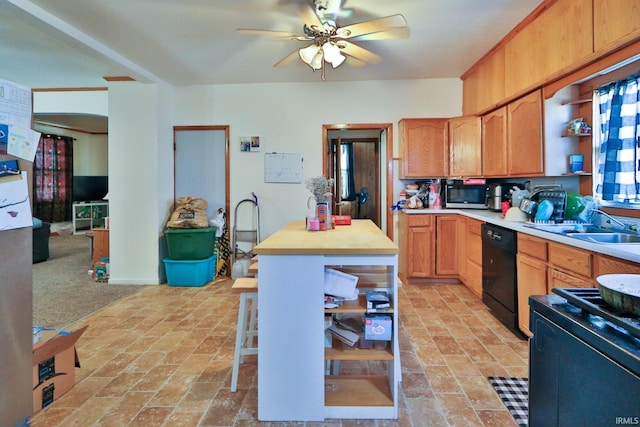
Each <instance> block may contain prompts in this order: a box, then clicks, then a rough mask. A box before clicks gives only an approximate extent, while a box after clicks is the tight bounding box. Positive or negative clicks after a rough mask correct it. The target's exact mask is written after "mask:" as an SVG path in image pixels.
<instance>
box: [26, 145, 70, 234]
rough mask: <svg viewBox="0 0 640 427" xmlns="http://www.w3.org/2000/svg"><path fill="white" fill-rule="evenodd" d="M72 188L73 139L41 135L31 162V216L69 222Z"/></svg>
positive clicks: (44, 219) (49, 220)
mask: <svg viewBox="0 0 640 427" xmlns="http://www.w3.org/2000/svg"><path fill="white" fill-rule="evenodd" d="M72 186H73V138H70V137H67V136H57V135H45V134H43V135H42V136H41V137H40V142H39V143H38V150H37V151H36V157H35V160H34V162H33V216H34V217H36V218H40V219H41V220H43V221H46V222H63V221H70V220H71V205H72Z"/></svg>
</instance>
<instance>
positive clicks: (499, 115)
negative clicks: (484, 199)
mask: <svg viewBox="0 0 640 427" xmlns="http://www.w3.org/2000/svg"><path fill="white" fill-rule="evenodd" d="M482 174H483V175H484V176H505V175H506V174H507V107H501V108H498V109H497V110H494V111H492V112H490V113H487V114H485V115H484V116H482Z"/></svg>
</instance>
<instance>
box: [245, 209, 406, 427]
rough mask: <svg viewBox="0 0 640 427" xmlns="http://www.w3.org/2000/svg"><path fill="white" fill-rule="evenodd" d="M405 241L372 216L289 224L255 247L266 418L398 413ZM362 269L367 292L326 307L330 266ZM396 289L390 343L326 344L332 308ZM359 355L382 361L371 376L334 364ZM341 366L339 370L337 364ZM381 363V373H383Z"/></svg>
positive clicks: (261, 405) (355, 307) (350, 306)
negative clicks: (339, 222)
mask: <svg viewBox="0 0 640 427" xmlns="http://www.w3.org/2000/svg"><path fill="white" fill-rule="evenodd" d="M397 251H398V248H397V246H396V245H395V244H393V242H392V241H391V240H389V239H388V238H387V237H386V236H385V235H384V234H383V233H382V232H381V231H380V230H379V229H378V228H377V227H376V226H375V224H373V223H372V222H371V221H369V220H357V221H352V225H350V226H343V227H337V228H336V229H335V230H329V231H322V232H315V233H312V232H307V231H306V230H305V228H304V222H296V223H292V224H289V225H288V226H286V227H284V228H283V229H282V230H280V231H278V232H277V233H275V234H274V235H273V236H271V237H269V238H268V239H266V240H264V241H263V242H262V243H260V244H259V245H258V246H256V248H255V252H256V253H257V254H258V255H259V259H260V270H259V283H260V285H259V289H258V313H259V315H258V334H259V335H258V336H259V337H258V342H259V344H258V345H259V351H258V419H259V420H260V421H323V420H325V419H329V418H342V419H347V418H353V419H395V418H397V417H398V383H399V382H400V380H401V374H400V372H401V371H400V351H399V344H398V340H397V336H398V310H397V305H396V301H397V283H398V282H397ZM326 267H331V268H338V269H342V270H343V271H345V272H348V273H350V274H354V275H357V276H358V277H359V280H358V289H359V291H360V292H361V294H362V295H361V297H360V298H359V300H358V301H349V302H345V303H344V304H343V305H342V306H341V307H339V308H337V309H331V310H325V308H324V270H325V268H326ZM374 288H375V289H378V290H380V289H384V290H386V291H387V292H388V293H389V295H390V296H391V301H392V303H393V304H392V306H393V307H392V309H390V310H389V312H388V314H389V315H390V316H392V319H393V332H392V341H391V342H388V343H387V348H386V349H383V350H377V349H375V348H372V349H368V348H362V349H360V348H350V347H345V346H344V345H343V344H342V343H341V342H340V341H338V340H335V339H334V340H333V347H332V348H325V344H324V343H325V321H324V320H325V315H335V314H337V313H354V314H356V315H357V314H358V313H360V314H364V313H365V312H366V305H365V299H364V297H363V294H364V292H365V291H366V290H367V289H374ZM353 360H359V361H365V362H370V363H372V365H375V366H377V368H381V369H376V370H375V372H371V371H369V372H366V375H360V374H359V375H347V374H346V373H345V374H341V372H339V371H338V372H332V374H333V375H328V372H327V364H328V363H331V364H332V366H336V365H340V364H341V363H342V364H343V365H346V364H347V363H348V361H353ZM332 370H333V369H332ZM378 370H379V371H380V372H378Z"/></svg>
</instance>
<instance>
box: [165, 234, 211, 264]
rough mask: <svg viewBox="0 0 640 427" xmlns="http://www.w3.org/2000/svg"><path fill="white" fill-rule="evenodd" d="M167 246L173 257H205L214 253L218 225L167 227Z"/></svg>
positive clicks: (170, 256) (170, 255)
mask: <svg viewBox="0 0 640 427" xmlns="http://www.w3.org/2000/svg"><path fill="white" fill-rule="evenodd" d="M164 234H165V236H167V247H168V248H169V258H171V259H192V260H195V259H205V258H209V257H210V256H211V255H213V251H214V249H215V245H216V227H207V228H180V229H174V228H171V229H167V230H165V232H164Z"/></svg>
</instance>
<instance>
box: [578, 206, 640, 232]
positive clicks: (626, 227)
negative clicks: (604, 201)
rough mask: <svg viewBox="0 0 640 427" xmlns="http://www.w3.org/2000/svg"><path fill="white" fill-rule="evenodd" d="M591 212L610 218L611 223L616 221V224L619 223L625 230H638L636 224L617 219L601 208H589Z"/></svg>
mask: <svg viewBox="0 0 640 427" xmlns="http://www.w3.org/2000/svg"><path fill="white" fill-rule="evenodd" d="M588 210H589V211H591V212H597V213H599V214H600V215H603V216H605V217H606V218H607V219H608V220H609V223H611V221H613V222H615V223H616V224H618V225H619V226H620V227H622V228H623V229H624V230H634V231H636V227H635V226H630V225H629V224H625V223H624V222H622V221H619V220H617V219H615V218H614V217H612V216H611V215H609V214H608V213H606V212H604V211H601V210H600V209H588Z"/></svg>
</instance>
